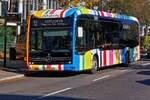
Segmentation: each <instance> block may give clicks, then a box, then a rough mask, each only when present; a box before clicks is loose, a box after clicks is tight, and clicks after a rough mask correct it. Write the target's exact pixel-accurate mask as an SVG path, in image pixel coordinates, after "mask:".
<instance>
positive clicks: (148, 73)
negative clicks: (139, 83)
mask: <svg viewBox="0 0 150 100" xmlns="http://www.w3.org/2000/svg"><path fill="white" fill-rule="evenodd" d="M149 69H150V68H149ZM137 74H140V75H150V71H141V72H138V73H137Z"/></svg>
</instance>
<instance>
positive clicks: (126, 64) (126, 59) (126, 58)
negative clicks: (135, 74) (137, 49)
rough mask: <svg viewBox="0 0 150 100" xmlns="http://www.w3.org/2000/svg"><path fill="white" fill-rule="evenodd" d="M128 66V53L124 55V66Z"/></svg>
mask: <svg viewBox="0 0 150 100" xmlns="http://www.w3.org/2000/svg"><path fill="white" fill-rule="evenodd" d="M129 65H130V55H129V53H126V56H125V63H124V66H129Z"/></svg>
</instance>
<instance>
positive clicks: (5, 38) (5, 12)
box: [0, 0, 7, 67]
mask: <svg viewBox="0 0 150 100" xmlns="http://www.w3.org/2000/svg"><path fill="white" fill-rule="evenodd" d="M0 2H1V3H2V7H3V8H4V17H5V23H4V63H3V67H6V43H7V37H6V35H7V7H6V3H5V2H4V1H2V0H0Z"/></svg>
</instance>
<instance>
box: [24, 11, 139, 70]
mask: <svg viewBox="0 0 150 100" xmlns="http://www.w3.org/2000/svg"><path fill="white" fill-rule="evenodd" d="M82 15H86V16H97V17H98V18H103V19H105V20H107V19H109V20H116V21H118V22H121V21H122V22H126V21H127V22H130V21H131V22H132V21H133V22H136V23H138V32H139V22H138V20H137V19H136V18H135V17H131V16H124V15H121V14H116V13H108V12H104V11H98V10H90V9H85V8H82V9H79V8H68V9H60V10H59V9H58V10H56V9H45V10H41V11H36V12H32V13H31V15H30V16H29V19H28V32H27V48H26V49H27V50H26V51H27V53H26V54H27V67H28V71H84V70H90V69H92V67H93V65H92V64H93V63H92V61H93V57H94V56H96V57H97V60H98V62H97V64H98V65H97V66H98V67H99V68H101V67H106V66H112V65H116V64H122V63H126V60H127V59H126V54H127V53H128V54H129V60H130V62H133V61H137V60H139V59H140V38H139V33H138V41H139V44H138V45H136V46H135V47H133V48H131V47H128V46H126V47H124V48H120V49H102V48H101V47H100V48H93V49H87V50H86V51H85V53H83V54H77V53H76V50H75V49H76V46H75V45H76V34H77V20H78V17H79V16H82ZM70 16H72V18H73V21H72V30H71V32H72V34H73V35H72V42H71V43H72V58H71V60H72V61H71V63H67V64H66V63H64V64H63V63H58V64H57V63H53V64H51V63H45V64H44V63H41V64H40V63H34V61H30V59H31V58H32V57H30V47H31V46H30V42H29V41H30V37H31V35H30V34H31V33H30V31H31V24H32V18H36V19H56V18H58V19H61V18H67V17H70ZM100 23H101V22H100ZM43 34H45V33H43ZM46 36H47V35H46ZM91 38H92V37H91ZM31 40H32V39H31ZM48 57H49V56H48ZM45 59H47V58H45Z"/></svg>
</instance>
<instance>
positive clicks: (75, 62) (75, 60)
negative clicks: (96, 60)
mask: <svg viewBox="0 0 150 100" xmlns="http://www.w3.org/2000/svg"><path fill="white" fill-rule="evenodd" d="M76 17H77V16H75V18H74V21H73V47H72V48H73V50H72V54H73V66H74V67H75V69H74V70H75V71H79V67H80V66H79V63H80V62H79V55H76V54H75V26H76Z"/></svg>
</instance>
